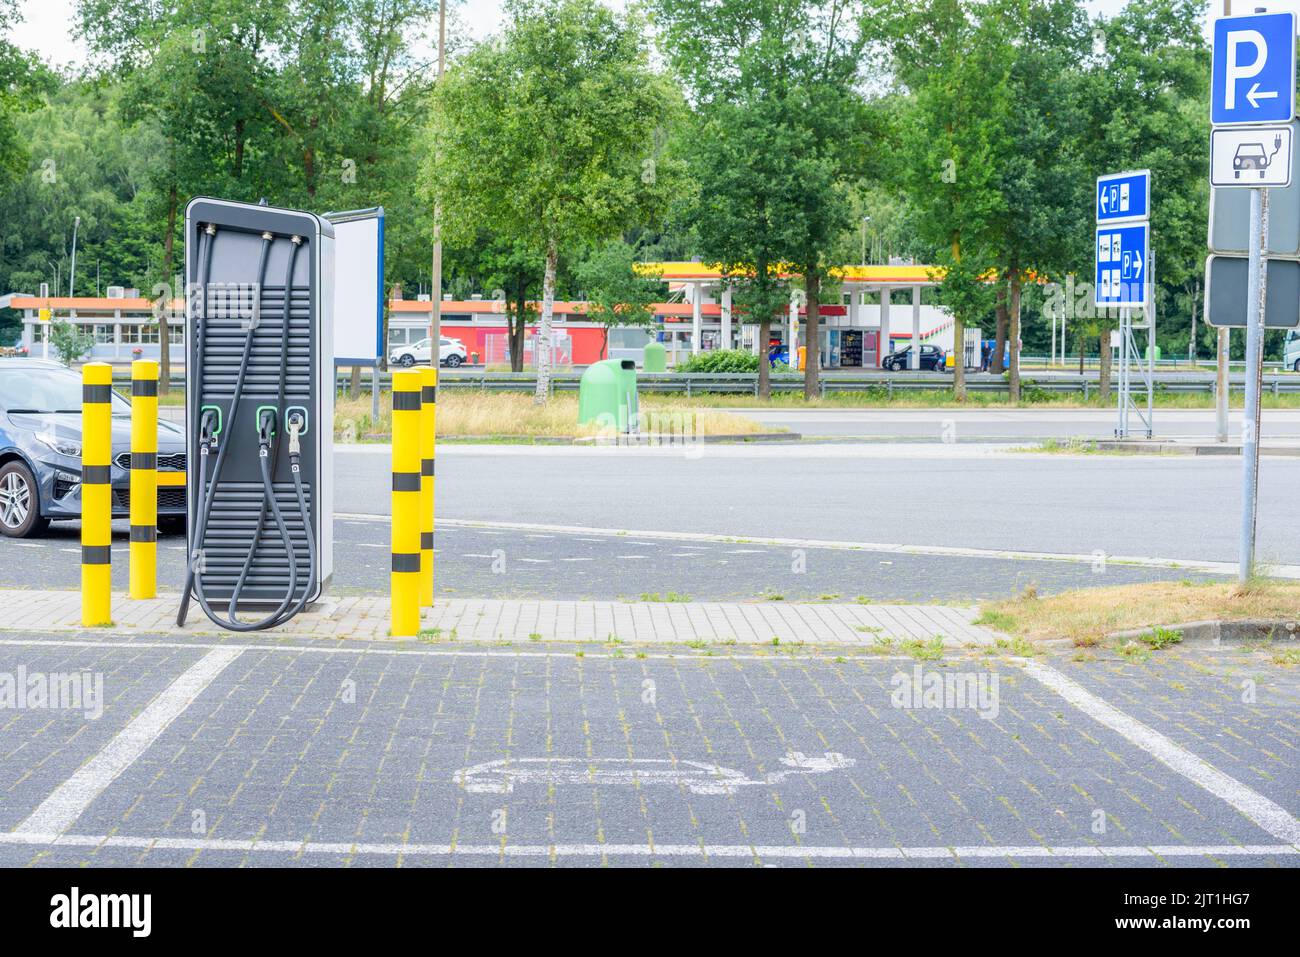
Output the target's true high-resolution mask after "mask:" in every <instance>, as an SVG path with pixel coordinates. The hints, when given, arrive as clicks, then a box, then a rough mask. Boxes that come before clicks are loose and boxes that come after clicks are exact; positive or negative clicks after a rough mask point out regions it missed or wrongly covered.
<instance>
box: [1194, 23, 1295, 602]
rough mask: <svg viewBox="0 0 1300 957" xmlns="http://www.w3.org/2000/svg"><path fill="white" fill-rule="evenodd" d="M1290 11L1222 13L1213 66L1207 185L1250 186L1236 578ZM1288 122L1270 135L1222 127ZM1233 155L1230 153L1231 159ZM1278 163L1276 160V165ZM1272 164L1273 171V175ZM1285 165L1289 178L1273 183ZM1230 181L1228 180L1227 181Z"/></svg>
mask: <svg viewBox="0 0 1300 957" xmlns="http://www.w3.org/2000/svg"><path fill="white" fill-rule="evenodd" d="M1295 48H1296V18H1295V14H1294V13H1290V12H1288V13H1258V14H1252V15H1250V16H1245V17H1220V18H1219V19H1218V20H1216V21H1215V23H1214V48H1213V55H1212V65H1211V69H1210V122H1211V123H1212V124H1213V125H1214V127H1215V129H1214V130H1213V131H1212V133H1211V157H1210V171H1211V172H1210V181H1211V185H1213V186H1219V187H1224V186H1228V187H1232V186H1236V185H1242V186H1249V188H1250V234H1249V246H1248V249H1247V255H1248V257H1249V261H1248V264H1247V279H1246V408H1245V414H1244V416H1243V417H1242V425H1241V459H1242V469H1241V484H1242V490H1241V554H1240V559H1239V562H1238V569H1237V572H1238V577H1239V578H1240V580H1241V581H1243V582H1244V581H1246V580H1247V579H1248V578H1249V577H1250V575H1251V574H1252V573H1253V572H1254V565H1255V531H1256V527H1257V524H1258V523H1257V510H1258V505H1257V503H1258V492H1259V427H1260V391H1261V386H1262V380H1263V371H1264V366H1263V354H1264V349H1263V346H1264V322H1265V315H1266V308H1267V307H1266V303H1267V299H1268V272H1267V264H1268V187H1269V186H1270V185H1286V183H1289V181H1290V162H1289V159H1290V157H1289V156H1288V157H1287V159H1288V162H1286V163H1282V162H1280V154H1282V152H1283V149H1284V147H1285V150H1286V152H1288V153H1289V152H1290V149H1291V147H1290V139H1291V138H1290V136H1289V135H1286V134H1287V132H1288V131H1289V130H1290V123H1291V121H1292V120H1293V119H1294V118H1295V79H1296V77H1295V54H1296V49H1295ZM1263 124H1286V126H1285V127H1283V126H1278V127H1275V128H1274V129H1273V130H1271V131H1269V132H1267V133H1262V134H1261V133H1260V132H1259V131H1251V132H1247V133H1245V134H1241V133H1240V132H1239V131H1236V130H1225V129H1222V128H1223V127H1230V128H1231V127H1243V126H1260V125H1263ZM1229 157H1230V158H1229ZM1275 164H1276V165H1275ZM1270 167H1273V172H1272V173H1271V174H1270V169H1269V168H1270ZM1283 167H1285V171H1286V181H1285V182H1274V180H1275V179H1277V178H1278V177H1279V176H1280V174H1281V171H1282V168H1283ZM1229 180H1231V181H1229Z"/></svg>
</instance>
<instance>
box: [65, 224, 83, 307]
mask: <svg viewBox="0 0 1300 957" xmlns="http://www.w3.org/2000/svg"><path fill="white" fill-rule="evenodd" d="M80 225H81V217H80V216H78V217H77V218H76V219H74V220H73V221H72V266H71V267H70V268H69V269H68V295H69V296H75V295H76V292H75V291H74V290H75V289H76V288H77V227H78V226H80Z"/></svg>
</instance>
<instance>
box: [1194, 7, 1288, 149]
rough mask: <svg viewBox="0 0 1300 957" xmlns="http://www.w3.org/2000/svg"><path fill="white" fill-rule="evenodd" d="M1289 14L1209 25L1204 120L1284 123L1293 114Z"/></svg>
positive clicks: (1260, 15)
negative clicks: (1210, 38)
mask: <svg viewBox="0 0 1300 957" xmlns="http://www.w3.org/2000/svg"><path fill="white" fill-rule="evenodd" d="M1295 35H1296V19H1295V14H1294V13H1289V12H1288V13H1258V14H1252V15H1251V16H1245V17H1220V18H1219V19H1218V20H1215V21H1214V53H1213V64H1212V67H1211V70H1210V122H1211V123H1213V124H1215V125H1216V126H1223V125H1236V124H1241V123H1289V122H1290V121H1291V119H1292V117H1293V116H1294V115H1295Z"/></svg>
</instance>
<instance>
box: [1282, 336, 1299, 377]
mask: <svg viewBox="0 0 1300 957" xmlns="http://www.w3.org/2000/svg"><path fill="white" fill-rule="evenodd" d="M1282 349H1283V352H1282V365H1283V367H1284V368H1287V369H1294V370H1295V371H1296V372H1300V329H1291V330H1289V331H1288V332H1287V334H1286V343H1285V345H1283V346H1282Z"/></svg>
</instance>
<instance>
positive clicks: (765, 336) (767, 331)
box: [758, 316, 772, 399]
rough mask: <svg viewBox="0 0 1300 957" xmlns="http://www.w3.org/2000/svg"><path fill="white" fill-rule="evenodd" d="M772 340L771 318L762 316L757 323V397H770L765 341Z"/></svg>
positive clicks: (770, 385) (769, 372) (770, 382)
mask: <svg viewBox="0 0 1300 957" xmlns="http://www.w3.org/2000/svg"><path fill="white" fill-rule="evenodd" d="M771 338H772V317H771V316H764V317H763V318H762V319H760V320H759V323H758V397H759V398H760V399H768V398H771V396H772V377H771V371H772V363H771V362H769V361H768V358H767V341H768V340H769V339H771Z"/></svg>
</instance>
